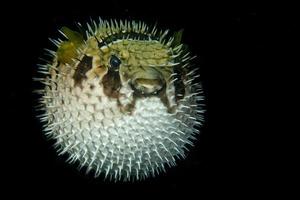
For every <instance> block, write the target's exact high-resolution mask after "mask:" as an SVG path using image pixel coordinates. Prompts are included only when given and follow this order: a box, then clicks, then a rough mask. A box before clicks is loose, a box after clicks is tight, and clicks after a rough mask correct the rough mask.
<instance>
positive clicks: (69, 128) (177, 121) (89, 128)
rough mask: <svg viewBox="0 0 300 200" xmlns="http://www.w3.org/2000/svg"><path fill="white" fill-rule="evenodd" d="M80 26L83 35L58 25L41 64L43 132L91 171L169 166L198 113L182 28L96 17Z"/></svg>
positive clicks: (107, 173) (151, 171) (182, 150)
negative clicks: (59, 35) (170, 29)
mask: <svg viewBox="0 0 300 200" xmlns="http://www.w3.org/2000/svg"><path fill="white" fill-rule="evenodd" d="M79 25H80V24H79ZM80 27H81V30H83V27H82V26H81V25H80ZM86 27H87V31H86V34H85V36H83V34H80V33H78V32H75V31H72V30H70V29H68V28H66V27H63V28H62V29H61V31H60V32H61V33H62V34H63V35H64V36H65V38H66V41H61V40H53V42H54V43H55V44H56V45H57V47H58V49H57V51H50V50H49V52H50V53H51V54H52V55H53V59H52V60H51V62H50V63H49V64H46V65H42V66H41V71H42V73H45V74H47V75H46V77H45V78H43V80H42V82H43V83H44V84H45V87H44V89H43V90H42V91H41V92H42V94H43V97H42V98H41V105H42V107H43V109H44V110H45V113H44V114H43V115H42V116H41V119H42V121H44V122H45V131H46V134H47V135H49V136H50V137H52V138H54V139H55V140H56V146H57V148H58V150H59V153H60V154H64V153H67V154H68V155H69V159H68V161H69V162H71V163H72V162H75V161H78V163H79V166H80V168H81V167H86V170H87V172H89V171H93V172H94V174H95V177H97V176H99V175H101V174H103V176H104V177H105V178H106V177H109V178H110V179H113V180H123V181H128V180H139V179H144V178H146V177H148V176H155V175H156V174H159V172H161V171H165V167H166V166H169V167H171V166H174V165H175V163H176V159H179V158H185V155H186V152H187V151H188V145H192V141H191V140H192V139H194V137H193V136H194V134H195V133H197V129H196V126H197V125H201V122H202V113H203V110H202V108H201V106H200V104H199V101H201V100H202V96H201V87H200V86H199V83H195V81H194V79H195V78H196V77H197V75H196V74H195V71H196V70H191V67H190V63H189V61H190V59H191V57H190V54H189V52H188V51H187V50H186V48H185V46H184V45H182V44H180V40H181V34H182V31H179V32H177V33H175V34H174V35H171V36H170V35H169V34H168V31H165V32H162V31H157V29H156V27H155V26H154V27H153V28H149V27H148V26H147V25H146V24H144V23H142V22H135V21H120V22H116V21H110V22H108V21H106V20H101V19H99V23H98V24H96V22H94V21H93V22H92V23H91V25H90V24H87V26H86Z"/></svg>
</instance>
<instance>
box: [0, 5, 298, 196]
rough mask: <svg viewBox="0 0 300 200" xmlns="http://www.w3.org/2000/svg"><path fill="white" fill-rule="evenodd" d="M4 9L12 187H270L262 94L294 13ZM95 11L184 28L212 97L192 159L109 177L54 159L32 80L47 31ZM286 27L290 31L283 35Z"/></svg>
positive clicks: (133, 190) (8, 179) (220, 190)
mask: <svg viewBox="0 0 300 200" xmlns="http://www.w3.org/2000/svg"><path fill="white" fill-rule="evenodd" d="M3 8H4V9H5V8H6V7H3ZM7 11H8V12H7V13H4V12H3V13H2V15H3V16H2V21H1V30H2V34H4V36H3V37H2V44H4V46H5V48H4V47H3V45H2V50H3V49H4V54H3V55H4V56H3V57H2V61H1V68H2V69H1V72H2V76H1V81H3V83H2V89H3V96H1V99H2V100H5V103H3V104H2V110H4V112H2V113H3V115H4V121H3V122H4V127H6V126H7V128H5V129H4V128H3V131H1V135H3V136H4V137H3V139H2V140H1V143H2V147H3V148H4V150H3V156H2V162H1V165H2V167H3V166H4V167H5V170H3V174H4V180H5V185H6V186H8V187H11V188H15V189H17V190H14V191H19V189H24V190H22V191H24V192H25V193H33V194H34V193H38V192H42V193H43V194H46V195H48V194H51V193H54V194H58V193H61V192H64V193H73V194H77V193H78V194H79V193H82V192H83V193H85V192H86V193H88V194H95V195H99V198H101V195H104V194H109V195H115V194H119V195H122V194H123V193H128V194H130V195H134V196H135V195H137V194H142V195H143V196H147V195H148V194H150V193H153V192H157V191H163V192H166V193H168V194H173V195H174V194H175V195H176V194H178V193H181V192H184V193H186V194H196V195H199V196H201V195H202V194H209V195H212V196H214V195H216V194H221V195H222V194H224V192H225V193H227V192H229V193H235V194H236V191H239V192H241V191H247V192H246V193H244V194H251V193H253V192H254V191H263V190H265V188H266V187H267V185H268V184H267V183H268V179H269V178H270V177H269V175H268V174H269V170H268V169H266V168H265V167H264V163H265V160H266V159H268V156H267V155H265V153H263V152H261V151H260V150H261V144H264V142H263V138H264V136H263V132H264V131H265V129H264V128H260V125H262V123H267V122H266V121H263V120H262V119H263V118H264V113H265V112H267V111H268V109H269V107H270V103H269V102H267V100H265V97H266V96H267V95H268V93H271V92H272V90H274V88H272V87H271V85H270V84H269V83H268V78H269V77H272V73H273V72H274V71H277V68H276V65H273V63H274V58H273V56H274V55H275V54H273V53H274V48H276V47H277V46H285V45H286V44H288V43H289V42H291V41H292V39H291V38H292V37H293V36H294V35H293V34H294V30H295V29H296V24H295V18H294V16H293V12H289V14H288V15H286V13H287V12H283V11H282V10H281V11H280V10H279V11H278V10H276V9H275V10H273V9H272V8H271V7H269V6H264V5H251V4H247V5H244V4H243V5H241V4H236V3H231V4H225V3H224V4H218V5H206V4H203V3H198V2H197V3H196V2H194V3H192V2H188V1H184V2H183V1H180V2H169V3H163V2H159V1H145V2H142V1H141V2H136V3H129V2H125V1H124V2H123V1H115V0H111V1H106V2H101V1H94V2H88V1H86V2H84V1H83V2H78V3H76V2H69V3H66V2H65V3H63V4H62V3H61V2H54V1H51V2H40V3H32V4H30V5H29V4H28V5H26V4H25V3H23V4H19V3H16V5H10V6H9V7H8V8H7ZM283 13H285V14H283ZM283 15H284V18H283ZM98 16H101V17H103V18H104V19H110V18H117V19H137V20H143V21H146V22H148V23H150V24H154V23H155V22H157V23H158V26H159V27H160V28H162V29H165V28H169V29H171V30H173V31H176V30H179V29H181V28H183V29H184V35H183V41H184V42H185V43H187V44H188V45H189V46H190V49H191V51H192V52H193V53H194V54H196V55H198V58H197V59H196V63H197V66H198V67H199V72H200V74H201V77H200V79H199V81H201V82H202V84H203V88H204V94H205V97H206V100H205V104H206V110H207V112H206V114H205V124H204V126H203V128H201V135H199V136H198V141H197V142H196V144H195V148H193V149H191V152H190V154H189V156H188V157H187V159H186V160H183V161H179V162H178V166H177V167H176V168H172V169H169V170H168V172H167V173H166V174H162V175H161V176H159V177H157V178H150V179H149V180H146V181H142V182H135V183H110V182H109V181H102V180H101V179H93V178H92V177H91V176H85V175H84V173H83V172H78V171H77V170H76V168H75V167H74V166H70V165H68V164H66V163H65V162H64V160H65V157H58V156H57V155H56V152H55V150H54V149H53V147H52V144H53V141H48V140H47V139H46V138H45V137H44V136H43V134H42V131H41V130H42V128H41V124H40V123H39V122H38V120H37V119H36V118H35V111H34V109H33V106H34V105H35V104H36V101H37V99H36V96H35V95H33V94H32V90H33V89H34V88H35V87H36V86H37V85H36V84H35V83H33V82H32V77H33V76H36V75H37V73H36V70H37V66H36V63H39V60H38V58H39V57H41V56H43V48H51V47H53V45H52V44H51V43H50V41H49V40H48V37H52V38H55V37H57V36H58V35H59V34H58V32H57V29H59V28H60V27H62V26H64V25H68V26H70V27H72V26H74V22H76V21H78V22H82V23H84V22H85V21H88V20H89V17H91V18H92V19H93V18H97V17H98ZM278 33H279V34H278ZM281 33H283V34H284V35H288V36H290V37H286V39H285V40H284V41H280V40H278V37H279V38H280V34H281ZM276 38H277V40H276ZM282 52H284V51H283V50H282ZM277 59H278V62H279V61H280V57H277ZM271 60H272V64H271ZM275 63H276V62H275ZM281 78H282V77H281ZM7 100H8V101H7ZM6 101H7V102H6ZM261 154H263V156H262V155H261Z"/></svg>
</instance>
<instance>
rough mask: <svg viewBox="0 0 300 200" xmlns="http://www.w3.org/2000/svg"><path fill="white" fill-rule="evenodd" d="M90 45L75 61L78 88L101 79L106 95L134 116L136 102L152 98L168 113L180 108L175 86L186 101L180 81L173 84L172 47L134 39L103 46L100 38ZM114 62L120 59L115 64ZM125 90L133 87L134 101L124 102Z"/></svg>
mask: <svg viewBox="0 0 300 200" xmlns="http://www.w3.org/2000/svg"><path fill="white" fill-rule="evenodd" d="M87 44H88V48H86V49H83V53H84V56H83V57H82V58H78V59H77V60H76V59H75V60H74V61H75V62H76V69H75V71H74V72H73V73H74V75H73V79H74V86H75V87H81V86H82V82H83V81H84V80H86V79H93V78H95V77H98V78H100V80H101V81H100V82H99V84H102V86H103V89H104V94H105V95H106V96H108V97H110V98H113V99H117V101H118V106H119V108H120V110H121V111H122V112H123V113H128V114H130V113H132V112H133V111H134V107H135V102H136V99H138V98H143V97H149V96H157V97H159V98H160V99H161V101H162V102H163V104H164V105H165V106H166V107H167V110H168V112H170V113H172V112H174V110H175V109H176V106H175V105H171V102H170V98H169V97H168V95H167V93H166V90H167V89H168V88H171V87H174V86H175V87H174V95H176V98H175V99H176V100H179V99H180V98H182V96H184V93H185V91H184V85H183V82H182V81H181V80H180V79H177V80H176V81H175V83H174V85H170V81H171V74H172V73H174V64H173V63H174V60H173V58H172V57H171V56H172V49H171V48H169V47H168V46H166V45H164V44H161V43H160V42H159V41H155V40H154V41H148V40H146V41H143V40H132V39H122V40H117V41H114V42H112V43H110V44H107V45H105V46H101V45H100V42H99V39H97V36H95V37H93V38H91V39H89V40H88V41H87ZM113 59H114V60H117V61H115V64H114V60H113ZM65 65H66V64H65V63H61V64H60V66H59V68H64V67H66V66H65ZM112 65H113V66H112ZM177 71H178V70H177ZM177 74H178V73H177ZM122 88H130V89H131V90H132V91H133V92H132V95H131V96H130V97H128V98H129V99H131V100H130V102H127V103H122V101H121V98H122V97H123V96H124V94H123V93H122V92H121V89H122ZM180 96H181V97H180ZM173 103H174V102H173Z"/></svg>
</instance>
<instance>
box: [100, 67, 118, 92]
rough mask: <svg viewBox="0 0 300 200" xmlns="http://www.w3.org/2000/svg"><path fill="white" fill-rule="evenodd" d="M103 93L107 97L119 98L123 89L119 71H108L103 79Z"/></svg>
mask: <svg viewBox="0 0 300 200" xmlns="http://www.w3.org/2000/svg"><path fill="white" fill-rule="evenodd" d="M102 84H103V92H104V94H105V95H106V96H107V97H111V98H119V96H120V92H119V91H120V89H121V86H122V85H121V79H120V75H119V71H113V70H108V72H107V74H105V75H104V77H103V79H102Z"/></svg>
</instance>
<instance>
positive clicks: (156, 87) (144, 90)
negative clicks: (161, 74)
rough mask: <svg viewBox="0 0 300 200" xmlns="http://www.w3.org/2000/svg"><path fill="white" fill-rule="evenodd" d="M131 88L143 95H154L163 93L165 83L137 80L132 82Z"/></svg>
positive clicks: (158, 80) (155, 80) (143, 79)
mask: <svg viewBox="0 0 300 200" xmlns="http://www.w3.org/2000/svg"><path fill="white" fill-rule="evenodd" d="M130 86H131V88H132V89H133V90H134V91H135V92H137V93H138V94H142V95H154V94H157V93H159V92H160V91H162V89H163V88H164V86H165V82H164V81H163V80H162V79H145V78H136V79H134V80H132V81H131V84H130Z"/></svg>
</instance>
